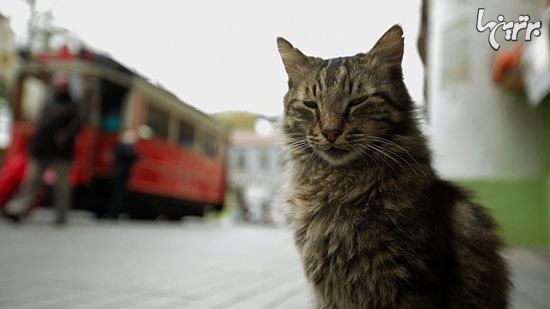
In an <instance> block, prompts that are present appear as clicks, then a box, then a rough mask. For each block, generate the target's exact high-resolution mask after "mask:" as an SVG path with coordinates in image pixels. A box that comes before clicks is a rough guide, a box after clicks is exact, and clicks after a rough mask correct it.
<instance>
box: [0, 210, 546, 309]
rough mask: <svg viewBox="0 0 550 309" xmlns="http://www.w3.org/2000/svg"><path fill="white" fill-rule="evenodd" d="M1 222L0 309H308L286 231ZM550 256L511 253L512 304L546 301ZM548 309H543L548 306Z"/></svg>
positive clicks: (45, 218)
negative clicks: (512, 276) (59, 225)
mask: <svg viewBox="0 0 550 309" xmlns="http://www.w3.org/2000/svg"><path fill="white" fill-rule="evenodd" d="M50 219H51V214H50V213H49V212H47V211H39V212H38V213H37V214H36V216H34V217H33V218H32V219H31V220H30V221H29V222H25V223H24V224H22V225H20V226H13V225H11V224H7V223H6V222H0V308H56V309H57V308H311V307H312V304H313V302H312V294H311V291H310V289H309V287H308V285H307V283H306V281H305V279H304V277H303V275H302V270H301V266H300V264H299V260H298V256H297V254H296V252H295V250H294V247H293V243H292V238H291V235H290V233H289V232H288V231H287V230H284V229H276V228H269V227H260V226H242V225H241V226H235V225H231V224H227V223H224V222H223V221H209V220H206V221H196V220H186V221H184V222H182V223H167V222H137V223H136V222H121V223H116V222H95V221H94V220H91V219H90V218H89V217H88V216H87V215H85V214H83V213H78V212H73V213H72V214H71V222H70V224H69V226H67V227H65V228H55V227H53V226H52V225H51V224H50V221H51V220H50ZM547 253H548V251H534V250H526V249H518V248H515V249H511V250H508V251H507V254H506V256H507V258H508V260H509V261H510V264H511V266H512V271H513V273H514V283H515V285H516V289H515V291H514V294H513V297H512V304H513V307H514V308H545V306H546V305H548V304H550V290H549V289H550V258H549V255H548V254H547ZM546 308H548V307H546Z"/></svg>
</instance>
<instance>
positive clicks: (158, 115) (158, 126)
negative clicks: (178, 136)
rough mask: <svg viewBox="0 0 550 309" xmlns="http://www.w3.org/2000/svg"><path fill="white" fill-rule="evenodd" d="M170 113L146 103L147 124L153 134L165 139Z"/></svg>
mask: <svg viewBox="0 0 550 309" xmlns="http://www.w3.org/2000/svg"><path fill="white" fill-rule="evenodd" d="M169 118H170V115H169V114H168V113H167V112H165V111H163V110H161V109H159V108H157V107H155V106H153V105H151V104H148V105H147V121H146V123H147V125H148V126H149V127H150V128H151V129H152V130H153V136H154V137H159V138H163V139H166V138H167V137H168V123H169Z"/></svg>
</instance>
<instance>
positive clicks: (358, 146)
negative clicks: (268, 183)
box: [277, 26, 509, 308]
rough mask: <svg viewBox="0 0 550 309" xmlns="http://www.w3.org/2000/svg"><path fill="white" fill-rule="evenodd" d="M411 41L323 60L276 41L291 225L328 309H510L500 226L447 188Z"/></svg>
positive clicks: (392, 36) (395, 31)
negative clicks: (418, 97)
mask: <svg viewBox="0 0 550 309" xmlns="http://www.w3.org/2000/svg"><path fill="white" fill-rule="evenodd" d="M402 36H403V32H402V30H401V27H399V26H394V27H392V28H391V29H390V30H388V32H386V34H384V35H383V36H382V38H381V39H380V40H379V41H378V42H377V43H376V44H375V46H374V47H373V48H372V49H371V50H370V51H369V52H367V53H364V54H357V55H355V56H352V57H342V58H334V59H328V60H324V59H320V58H315V57H308V56H305V55H304V54H303V53H302V52H300V51H299V50H298V49H296V48H294V47H293V46H292V45H291V44H290V43H288V42H287V41H286V40H284V39H282V38H279V39H278V41H277V43H278V46H279V51H280V53H281V57H282V59H283V63H284V65H285V69H286V71H287V73H288V77H289V82H288V84H289V90H288V92H287V94H286V95H285V98H284V110H285V112H284V119H283V131H284V134H285V139H286V150H287V151H286V152H287V155H288V159H289V162H288V163H289V173H290V180H289V183H288V186H287V204H288V209H289V220H290V223H291V225H292V227H293V229H294V232H295V243H296V247H297V249H298V251H299V253H300V256H301V259H302V262H303V266H304V271H305V274H306V276H307V278H308V280H309V281H310V282H311V284H312V285H313V288H314V291H315V295H316V300H317V304H318V307H319V308H505V307H506V306H507V294H508V287H509V283H508V272H507V268H506V265H505V263H504V261H503V259H502V258H501V257H500V255H499V253H498V252H499V248H500V246H501V244H500V240H499V238H498V237H497V236H496V234H495V224H494V223H493V221H492V219H491V218H490V217H489V216H488V214H487V213H486V211H485V209H484V208H483V207H481V206H479V205H476V204H474V203H472V202H471V201H470V198H469V196H468V194H467V193H465V192H464V191H463V190H462V189H460V188H458V187H457V186H455V185H453V184H451V183H449V182H446V181H444V180H441V179H440V178H439V177H438V176H437V175H436V174H435V172H434V171H433V169H432V167H431V157H430V151H429V149H428V147H427V145H426V140H425V138H424V136H423V135H422V133H421V132H420V130H419V127H418V123H417V119H416V116H415V112H414V105H413V103H412V101H411V98H410V96H409V94H408V91H407V89H406V87H405V85H404V83H403V74H402V70H401V61H402V56H403V37H402Z"/></svg>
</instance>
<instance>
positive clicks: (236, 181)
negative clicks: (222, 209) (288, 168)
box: [228, 118, 283, 223]
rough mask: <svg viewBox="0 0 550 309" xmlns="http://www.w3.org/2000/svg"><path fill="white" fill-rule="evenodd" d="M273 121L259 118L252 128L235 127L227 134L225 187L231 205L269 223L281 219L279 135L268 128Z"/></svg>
mask: <svg viewBox="0 0 550 309" xmlns="http://www.w3.org/2000/svg"><path fill="white" fill-rule="evenodd" d="M269 126H273V123H272V122H270V121H268V120H266V119H265V118H258V119H257V120H256V122H255V130H246V129H237V130H234V131H233V132H232V134H231V137H230V146H229V152H228V187H230V191H231V192H232V194H231V195H232V198H231V199H228V201H232V203H233V207H234V208H237V209H239V212H240V214H241V215H242V216H243V217H244V219H245V220H250V221H252V222H262V223H272V222H273V221H280V219H281V209H280V203H277V201H276V199H277V196H278V193H279V191H280V189H281V186H282V184H283V177H282V173H283V172H282V169H281V149H282V142H281V136H280V135H279V134H278V133H276V132H275V130H273V129H272V127H271V128H270V127H269Z"/></svg>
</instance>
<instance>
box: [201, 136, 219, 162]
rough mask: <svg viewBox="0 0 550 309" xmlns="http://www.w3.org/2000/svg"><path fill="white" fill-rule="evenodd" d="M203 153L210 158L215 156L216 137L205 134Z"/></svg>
mask: <svg viewBox="0 0 550 309" xmlns="http://www.w3.org/2000/svg"><path fill="white" fill-rule="evenodd" d="M204 152H205V153H206V154H207V155H209V156H211V157H215V156H216V152H217V149H216V136H214V135H213V134H210V133H207V134H205V136H204Z"/></svg>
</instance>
